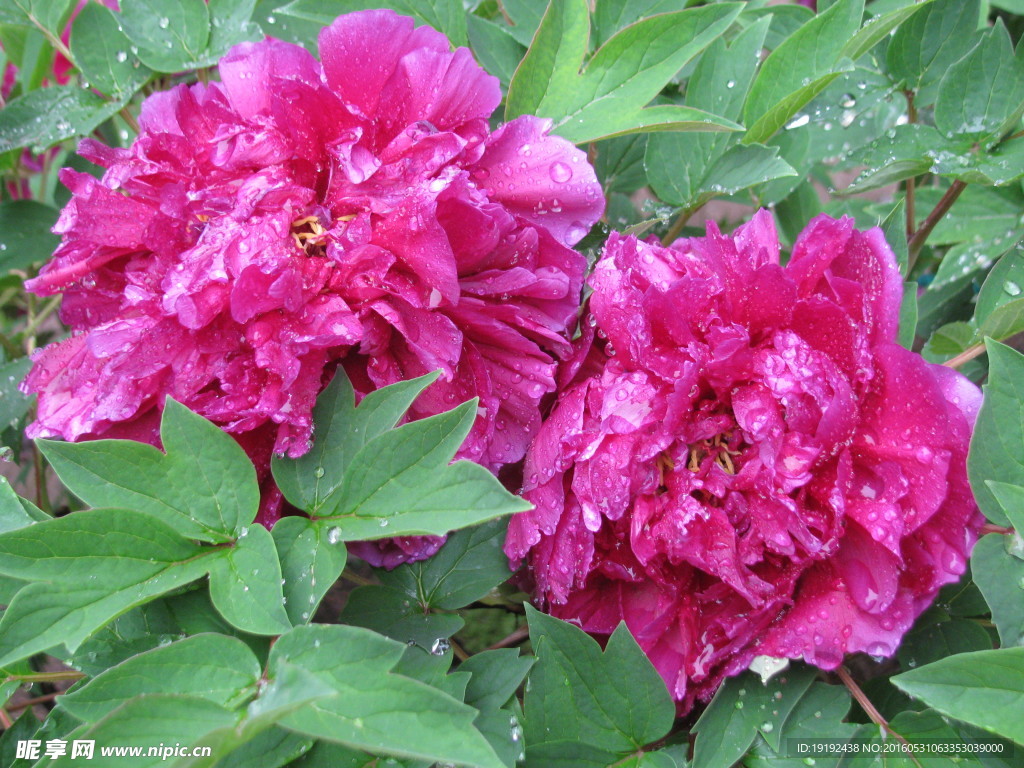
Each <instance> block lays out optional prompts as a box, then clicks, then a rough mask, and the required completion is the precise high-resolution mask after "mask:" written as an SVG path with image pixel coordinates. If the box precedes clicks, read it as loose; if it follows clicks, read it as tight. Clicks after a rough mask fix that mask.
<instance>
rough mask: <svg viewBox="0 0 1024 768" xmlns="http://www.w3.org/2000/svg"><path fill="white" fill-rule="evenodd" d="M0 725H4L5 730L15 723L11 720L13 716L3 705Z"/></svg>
mask: <svg viewBox="0 0 1024 768" xmlns="http://www.w3.org/2000/svg"><path fill="white" fill-rule="evenodd" d="M0 725H2V726H3V727H4V730H5V731H6V730H7V729H8V728H10V727H11V726H12V725H14V723H12V722H11V716H10V715H8V714H7V710H6V709H4V708H3V707H0Z"/></svg>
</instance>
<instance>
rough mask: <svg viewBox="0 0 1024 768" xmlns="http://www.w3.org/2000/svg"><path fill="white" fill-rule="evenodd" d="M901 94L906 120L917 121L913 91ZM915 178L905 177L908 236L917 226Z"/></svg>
mask: <svg viewBox="0 0 1024 768" xmlns="http://www.w3.org/2000/svg"><path fill="white" fill-rule="evenodd" d="M903 95H904V96H905V97H906V99H907V122H908V123H916V122H917V107H915V106H914V92H913V91H904V92H903ZM915 183H916V182H915V178H914V177H913V176H911V177H910V178H909V179H907V193H906V197H905V198H904V200H905V202H906V208H907V210H906V213H907V237H908V238H909V237H910V236H911V235H912V234H913V233H914V227H916V226H917V218H916V217H915V211H914V186H915Z"/></svg>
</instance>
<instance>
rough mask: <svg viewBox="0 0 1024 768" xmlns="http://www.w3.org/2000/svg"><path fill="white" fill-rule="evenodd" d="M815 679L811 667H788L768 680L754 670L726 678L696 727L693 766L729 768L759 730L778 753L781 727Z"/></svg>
mask: <svg viewBox="0 0 1024 768" xmlns="http://www.w3.org/2000/svg"><path fill="white" fill-rule="evenodd" d="M813 681H814V672H813V671H812V670H811V669H810V668H807V667H799V668H797V669H790V670H786V671H785V672H782V673H779V674H778V675H776V676H775V677H772V678H771V679H770V680H769V681H768V682H767V683H762V682H761V678H760V677H758V676H757V675H755V674H753V673H752V672H745V673H744V674H742V675H740V676H739V677H732V678H729V679H728V680H726V681H725V683H724V684H723V685H722V687H721V688H719V689H718V692H717V693H716V694H715V697H714V698H713V699H712V700H711V703H710V704H709V705H708V708H707V709H706V710H704V714H702V715H701V716H700V719H699V720H698V721H697V723H696V724H695V725H694V726H693V730H694V731H695V732H696V734H697V740H696V741H695V742H694V751H693V768H728V766H731V765H732V764H733V763H735V762H736V761H737V760H739V759H740V757H741V756H742V755H743V753H744V752H746V751H747V749H748V748H749V747H750V745H751V744H752V743H753V742H754V738H755V737H756V736H757V734H758V732H760V733H761V735H762V736H763V737H764V738H765V739H766V740H767V741H768V742H769V744H770V745H771V746H772V748H773V749H774V750H776V751H778V750H779V739H780V737H781V734H782V730H783V728H782V725H783V723H785V722H786V720H787V718H788V717H789V715H790V713H791V712H792V711H793V709H794V707H796V705H797V702H799V701H800V698H801V697H802V696H803V695H804V694H805V693H806V692H807V689H808V688H809V687H810V685H811V683H812V682H813ZM776 713H777V714H776ZM766 723H767V724H768V726H767V727H766V726H765V724H766Z"/></svg>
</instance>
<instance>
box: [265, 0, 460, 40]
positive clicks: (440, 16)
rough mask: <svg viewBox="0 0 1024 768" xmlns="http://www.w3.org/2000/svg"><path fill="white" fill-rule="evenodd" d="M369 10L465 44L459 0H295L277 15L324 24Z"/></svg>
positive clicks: (279, 10)
mask: <svg viewBox="0 0 1024 768" xmlns="http://www.w3.org/2000/svg"><path fill="white" fill-rule="evenodd" d="M368 8H391V9H393V10H395V11H397V12H398V13H400V14H402V15H403V16H412V17H413V18H414V19H415V20H416V22H417V26H419V25H422V24H427V25H429V26H431V27H433V28H434V29H437V30H440V31H441V32H444V33H445V35H447V36H448V39H449V40H451V41H452V43H454V44H455V45H466V11H465V9H464V8H463V6H462V3H461V2H460V0H292V2H290V3H288V4H287V5H286V6H284V7H283V8H279V9H278V12H279V13H283V14H286V15H288V16H294V17H295V18H299V19H306V20H307V21H315V22H317V23H318V24H321V25H327V24H330V23H331V22H332V21H334V20H335V19H336V18H337V17H338V16H341V15H342V14H345V13H352V12H353V11H363V10H366V9H368Z"/></svg>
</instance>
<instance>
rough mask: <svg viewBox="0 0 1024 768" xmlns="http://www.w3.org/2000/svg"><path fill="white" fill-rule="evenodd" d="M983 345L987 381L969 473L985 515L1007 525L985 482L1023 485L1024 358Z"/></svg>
mask: <svg viewBox="0 0 1024 768" xmlns="http://www.w3.org/2000/svg"><path fill="white" fill-rule="evenodd" d="M985 347H986V349H987V351H988V363H989V379H988V383H987V384H985V387H984V393H985V398H984V400H983V401H982V406H981V411H980V412H979V413H978V420H977V422H976V423H975V426H974V434H973V436H972V437H971V448H970V451H969V453H968V456H967V472H968V476H969V477H970V480H971V490H972V491H974V498H975V500H976V501H977V503H978V506H979V507H980V508H981V511H982V512H983V513H984V514H985V517H987V518H988V519H989V520H991V521H992V522H994V523H998V524H1000V525H1006V524H1007V523H1008V522H1009V520H1008V519H1007V517H1006V513H1005V512H1004V511H1003V508H1002V505H1000V504H999V501H998V500H997V499H996V497H995V496H994V495H993V494H992V491H991V489H990V488H989V487H988V486H987V485H986V482H985V481H987V480H995V481H997V482H1002V483H1009V484H1011V485H1024V463H1022V458H1024V419H1022V418H1021V403H1024V355H1021V354H1020V352H1017V351H1016V350H1014V349H1011V348H1010V347H1007V346H1005V345H1003V344H1000V343H998V342H994V341H989V342H986V344H985Z"/></svg>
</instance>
